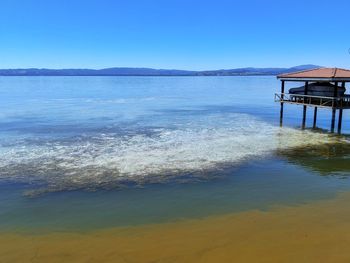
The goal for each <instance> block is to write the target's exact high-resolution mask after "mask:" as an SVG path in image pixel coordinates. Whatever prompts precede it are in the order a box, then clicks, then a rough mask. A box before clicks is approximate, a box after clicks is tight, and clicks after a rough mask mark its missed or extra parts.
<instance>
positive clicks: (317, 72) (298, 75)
mask: <svg viewBox="0 0 350 263" xmlns="http://www.w3.org/2000/svg"><path fill="white" fill-rule="evenodd" d="M277 78H279V79H332V80H337V79H350V70H347V69H341V68H318V69H311V70H305V71H299V72H294V73H287V74H282V75H279V76H277Z"/></svg>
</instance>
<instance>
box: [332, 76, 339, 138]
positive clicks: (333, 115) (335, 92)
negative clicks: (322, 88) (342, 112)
mask: <svg viewBox="0 0 350 263" xmlns="http://www.w3.org/2000/svg"><path fill="white" fill-rule="evenodd" d="M334 84H335V89H334V94H333V105H332V106H333V107H332V123H331V132H332V133H333V132H334V127H335V114H336V112H337V108H336V107H337V101H336V100H335V98H336V97H338V82H335V83H334Z"/></svg>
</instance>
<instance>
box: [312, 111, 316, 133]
mask: <svg viewBox="0 0 350 263" xmlns="http://www.w3.org/2000/svg"><path fill="white" fill-rule="evenodd" d="M316 122H317V107H315V109H314V123H313V125H312V128H313V129H316Z"/></svg>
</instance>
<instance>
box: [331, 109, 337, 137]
mask: <svg viewBox="0 0 350 263" xmlns="http://www.w3.org/2000/svg"><path fill="white" fill-rule="evenodd" d="M336 112H337V110H336V108H333V109H332V122H331V132H332V133H333V132H334V127H335V114H336Z"/></svg>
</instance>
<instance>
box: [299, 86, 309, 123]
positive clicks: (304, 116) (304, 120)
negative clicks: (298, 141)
mask: <svg viewBox="0 0 350 263" xmlns="http://www.w3.org/2000/svg"><path fill="white" fill-rule="evenodd" d="M308 88H309V82H308V81H306V82H305V89H304V95H307V92H308ZM304 103H305V97H304ZM303 107H304V108H303V124H302V126H301V127H302V129H305V123H306V107H307V106H306V105H304V106H303Z"/></svg>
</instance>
